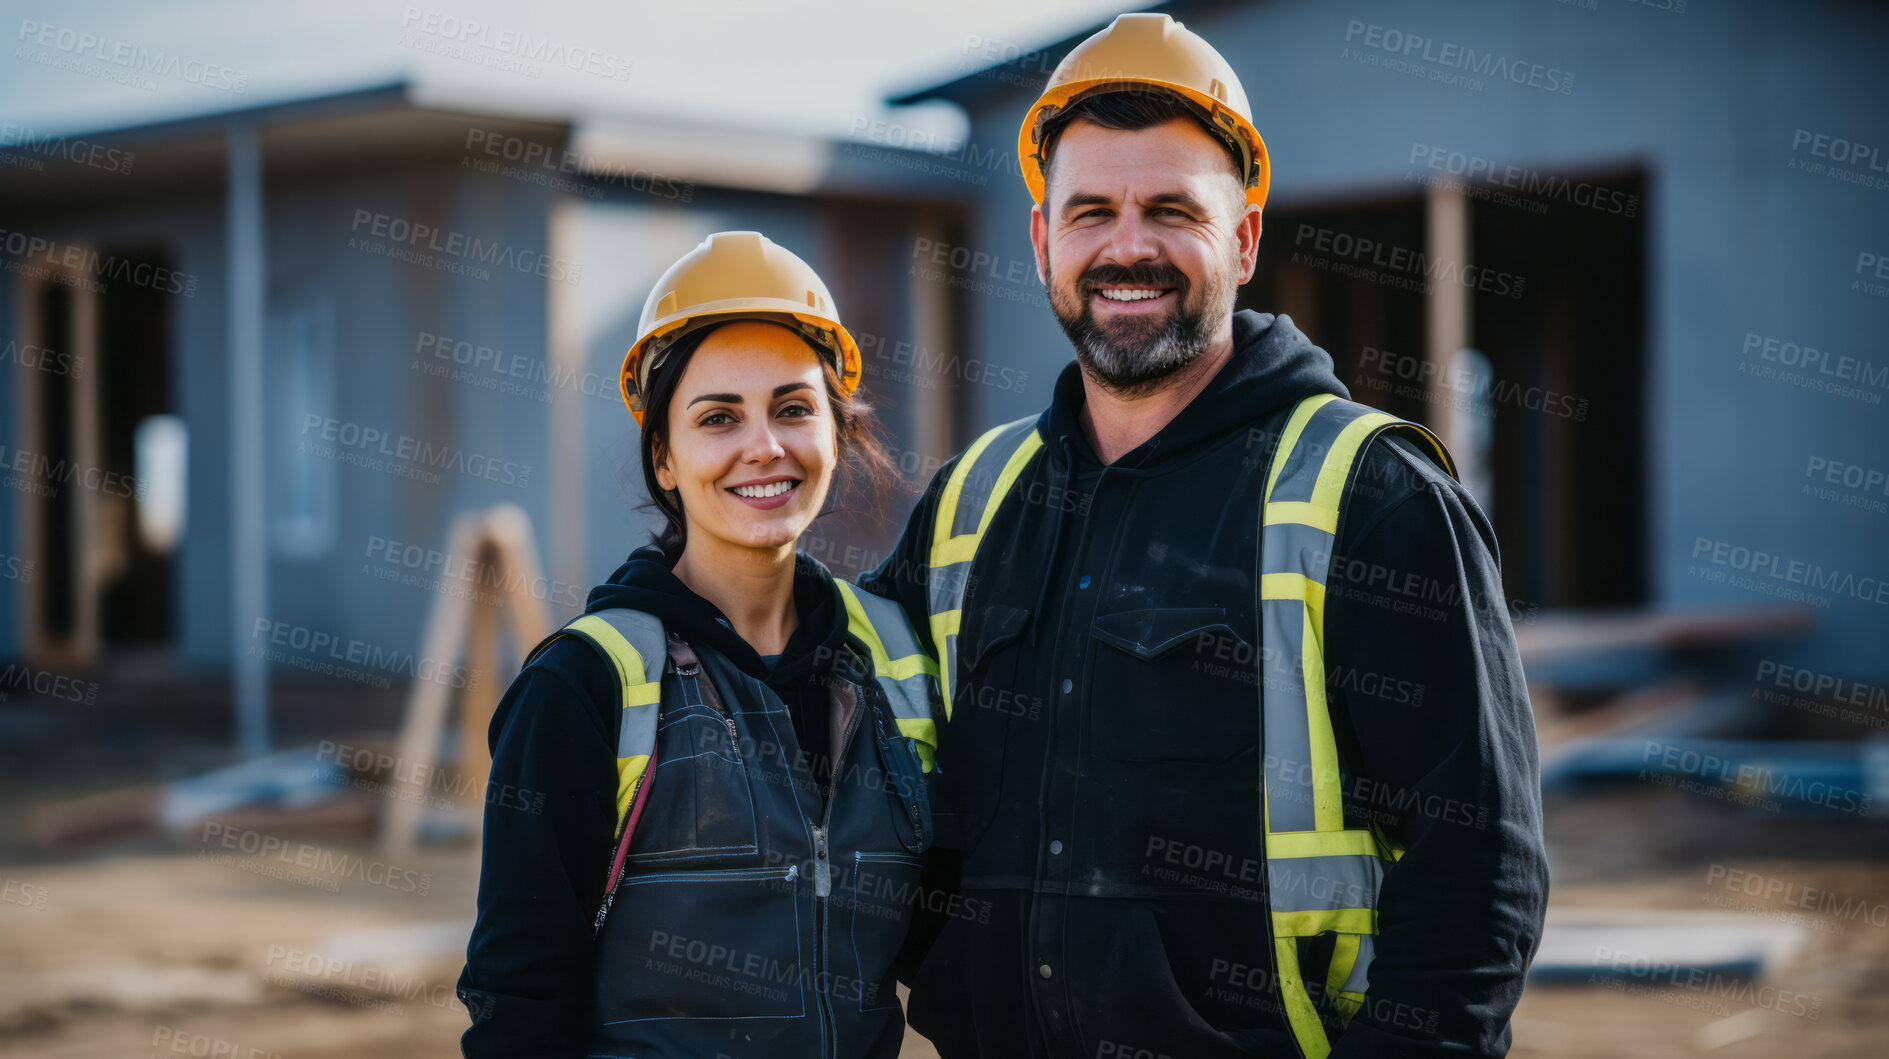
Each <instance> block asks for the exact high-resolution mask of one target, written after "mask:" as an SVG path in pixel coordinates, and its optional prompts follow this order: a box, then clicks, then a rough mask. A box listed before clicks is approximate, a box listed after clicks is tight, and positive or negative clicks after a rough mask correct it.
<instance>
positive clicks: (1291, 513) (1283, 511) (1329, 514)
mask: <svg viewBox="0 0 1889 1059" xmlns="http://www.w3.org/2000/svg"><path fill="white" fill-rule="evenodd" d="M1285 524H1291V525H1298V526H1311V527H1312V528H1314V529H1322V530H1324V531H1325V532H1326V533H1337V532H1338V510H1337V509H1336V508H1321V507H1319V506H1318V505H1317V504H1310V503H1307V502H1305V501H1303V500H1274V501H1272V502H1271V503H1269V504H1267V505H1266V525H1268V526H1279V525H1285Z"/></svg>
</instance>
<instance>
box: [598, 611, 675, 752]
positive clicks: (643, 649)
mask: <svg viewBox="0 0 1889 1059" xmlns="http://www.w3.org/2000/svg"><path fill="white" fill-rule="evenodd" d="M592 616H593V617H597V618H602V619H603V621H604V623H605V624H607V625H609V626H610V627H611V628H612V629H615V630H616V631H617V635H619V636H621V637H623V638H624V639H625V640H627V641H629V644H630V646H631V647H634V648H636V653H637V654H639V655H641V656H642V657H643V670H644V672H643V679H644V680H645V681H647V682H648V683H651V684H657V685H660V684H661V683H662V669H663V663H665V662H667V661H668V660H669V638H668V635H667V634H666V633H665V632H664V631H663V627H662V622H661V621H660V620H658V619H657V618H656V617H655V616H654V615H650V614H645V613H643V612H642V611H640V610H630V609H628V608H626V607H615V608H612V609H610V610H599V611H593V612H592ZM579 635H582V633H581V632H580V633H579ZM586 638H588V637H586ZM600 646H601V645H600ZM605 653H606V654H607V653H609V652H608V650H607V649H606V651H605ZM657 713H658V711H657V710H626V711H624V713H623V725H622V727H621V729H619V731H618V732H617V757H620V758H625V757H634V756H636V755H638V754H653V753H655V752H656V714H657Z"/></svg>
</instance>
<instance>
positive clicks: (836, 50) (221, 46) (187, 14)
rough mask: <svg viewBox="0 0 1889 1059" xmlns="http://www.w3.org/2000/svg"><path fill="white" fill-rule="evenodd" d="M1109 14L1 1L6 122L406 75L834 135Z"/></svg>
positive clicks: (82, 123)
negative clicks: (892, 100)
mask: <svg viewBox="0 0 1889 1059" xmlns="http://www.w3.org/2000/svg"><path fill="white" fill-rule="evenodd" d="M1116 2H1119V0H1116ZM1119 10H1120V8H1117V7H1115V6H1112V5H1110V4H1106V3H1098V2H1095V0H1031V3H1029V4H1028V5H1024V4H1018V3H1016V2H1014V0H951V2H950V3H940V2H936V0H933V2H928V3H920V2H909V0H902V2H896V3H895V2H876V3H875V2H866V0H853V2H839V0H791V2H775V3H762V2H758V0H723V2H716V0H694V2H687V0H663V2H651V0H632V2H627V3H616V4H604V3H574V2H540V3H537V4H533V5H530V6H527V5H524V4H519V3H516V2H510V3H502V2H496V0H418V2H414V3H404V2H390V0H283V2H277V0H243V2H236V0H171V2H148V0H146V2H141V0H0V28H3V29H4V31H5V33H6V35H7V37H8V38H9V39H8V42H7V48H6V50H5V52H4V54H3V57H0V101H4V102H3V103H0V122H10V123H14V124H15V125H18V126H25V127H27V128H30V129H31V130H32V131H33V133H34V134H36V135H55V134H66V135H69V134H74V133H80V132H84V131H88V130H98V129H105V128H113V127H118V126H123V125H128V124H136V123H140V122H144V121H147V120H156V119H165V118H172V117H180V116H186V115H193V114H204V113H214V112H217V111H222V110H229V109H235V108H240V107H246V106H253V105H257V104H259V103H267V102H272V101H275V100H279V99H288V98H296V97H300V96H304V95H310V94H320V93H324V92H329V91H336V90H341V89H346V88H350V87H359V86H363V85H367V84H374V83H384V82H386V81H390V80H393V79H394V78H397V77H400V76H402V75H406V76H412V77H416V78H419V79H421V80H425V81H429V82H432V83H436V84H440V85H443V86H449V87H458V86H464V87H466V88H468V89H471V90H475V91H485V92H490V91H498V92H503V93H505V94H506V95H508V96H512V97H515V98H517V99H518V100H520V101H521V102H522V101H538V100H542V101H543V102H544V103H545V104H546V105H547V106H548V107H552V108H555V109H556V110H558V111H569V110H571V109H573V108H579V109H581V110H583V111H584V112H594V113H613V112H621V113H633V114H649V115H658V116H668V117H673V116H682V117H698V118H700V119H701V120H703V121H708V122H713V123H716V124H721V125H732V126H736V127H754V128H773V129H780V130H782V131H797V132H811V133H819V134H825V135H831V136H843V135H845V134H846V132H847V130H848V129H849V128H852V127H853V126H854V124H855V123H856V122H859V121H862V120H865V121H869V120H873V119H877V118H884V117H887V116H888V115H889V113H890V111H889V110H888V108H886V106H885V105H884V99H885V97H886V96H887V95H889V94H892V93H894V92H896V91H899V90H905V89H911V88H916V87H920V86H924V85H928V84H933V83H936V82H940V81H946V80H950V79H952V78H954V77H957V76H959V75H961V74H964V73H968V72H971V71H973V70H977V69H981V68H983V67H984V66H988V65H990V64H991V63H993V62H995V61H998V60H1001V59H1003V58H1007V57H1009V56H1012V55H1015V54H1018V53H1019V52H1029V51H1031V50H1033V49H1035V48H1038V47H1041V46H1043V45H1046V44H1049V43H1052V42H1054V41H1057V40H1059V39H1061V38H1062V37H1063V36H1065V35H1067V34H1069V33H1071V32H1074V31H1076V30H1079V29H1083V28H1086V27H1089V26H1092V25H1100V24H1102V23H1103V22H1106V21H1107V20H1108V19H1109V18H1111V17H1112V16H1113V15H1114V14H1116V13H1118V11H1119ZM123 82H129V83H123ZM921 109H924V110H929V111H930V113H928V114H927V113H908V114H907V115H905V118H906V119H907V120H908V121H913V120H928V121H931V122H933V123H935V124H937V126H938V127H939V128H940V129H941V130H942V131H947V132H948V131H949V129H950V127H951V126H952V125H953V124H954V123H958V122H961V117H960V116H959V115H957V114H955V113H954V112H953V111H952V108H947V107H943V106H939V107H934V108H921Z"/></svg>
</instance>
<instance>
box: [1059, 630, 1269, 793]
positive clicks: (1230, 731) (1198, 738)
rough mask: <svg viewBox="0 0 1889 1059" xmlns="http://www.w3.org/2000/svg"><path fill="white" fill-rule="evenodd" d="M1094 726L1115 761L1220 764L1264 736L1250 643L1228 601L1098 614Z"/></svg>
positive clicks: (1095, 737)
mask: <svg viewBox="0 0 1889 1059" xmlns="http://www.w3.org/2000/svg"><path fill="white" fill-rule="evenodd" d="M1089 635H1090V637H1091V638H1092V639H1094V640H1095V641H1097V643H1098V645H1099V646H1098V649H1097V650H1095V651H1094V652H1092V655H1093V658H1094V669H1093V671H1092V672H1091V674H1090V680H1091V681H1092V682H1093V690H1094V694H1093V695H1092V696H1091V697H1090V700H1089V701H1090V702H1091V703H1093V704H1094V712H1093V716H1092V720H1091V723H1092V728H1091V733H1092V737H1093V741H1094V745H1095V747H1096V748H1097V750H1099V751H1100V752H1101V753H1102V754H1103V755H1105V756H1107V757H1110V758H1113V759H1115V760H1117V761H1149V762H1192V763H1196V764H1212V765H1217V764H1223V763H1225V762H1228V761H1231V760H1233V759H1235V758H1237V757H1239V756H1241V755H1242V754H1246V753H1250V752H1251V751H1252V750H1253V749H1254V747H1256V746H1257V745H1258V742H1259V691H1258V688H1257V687H1256V686H1255V672H1256V667H1255V664H1254V663H1255V656H1256V652H1255V651H1254V649H1253V647H1252V645H1251V644H1250V643H1248V642H1247V640H1246V639H1245V638H1244V637H1242V636H1241V635H1240V634H1239V632H1238V631H1236V630H1235V629H1234V628H1233V626H1232V625H1231V624H1230V623H1229V620H1228V617H1227V612H1226V609H1225V608H1223V607H1144V608H1139V609H1134V610H1120V611H1114V612H1111V613H1104V614H1098V615H1096V617H1095V620H1094V623H1093V625H1092V626H1091V627H1090V630H1089Z"/></svg>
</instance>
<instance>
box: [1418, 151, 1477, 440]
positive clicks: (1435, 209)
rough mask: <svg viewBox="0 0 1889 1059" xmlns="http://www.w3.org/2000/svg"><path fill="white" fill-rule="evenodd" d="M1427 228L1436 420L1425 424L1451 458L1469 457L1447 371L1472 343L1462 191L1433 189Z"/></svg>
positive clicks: (1431, 394) (1428, 348) (1431, 399)
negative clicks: (1463, 275) (1463, 273)
mask: <svg viewBox="0 0 1889 1059" xmlns="http://www.w3.org/2000/svg"><path fill="white" fill-rule="evenodd" d="M1425 205H1426V206H1427V213H1428V223H1427V224H1426V225H1425V231H1426V232H1427V233H1428V234H1427V244H1428V245H1427V246H1426V247H1425V248H1424V250H1425V253H1426V254H1427V255H1428V258H1429V261H1430V265H1431V269H1432V276H1433V277H1434V278H1432V279H1431V280H1430V296H1429V305H1428V309H1429V312H1428V317H1429V340H1428V342H1427V343H1426V344H1425V348H1424V359H1425V360H1426V361H1428V362H1429V365H1430V371H1429V379H1430V381H1429V384H1428V386H1427V387H1426V389H1427V393H1426V394H1425V401H1424V403H1425V405H1426V406H1427V407H1428V408H1430V409H1434V412H1433V413H1432V415H1433V417H1434V420H1433V422H1431V423H1429V424H1427V425H1428V426H1430V428H1431V429H1433V430H1435V431H1436V432H1437V435H1438V436H1439V437H1441V438H1442V439H1443V444H1445V445H1447V446H1449V450H1450V452H1451V454H1453V455H1457V456H1458V457H1461V456H1463V455H1466V454H1467V453H1468V451H1469V450H1468V448H1467V445H1468V441H1469V439H1468V437H1467V432H1466V430H1465V429H1464V428H1465V425H1466V424H1465V423H1464V422H1463V414H1462V413H1461V412H1459V411H1458V410H1457V409H1456V404H1457V402H1456V401H1453V400H1451V399H1450V392H1449V389H1450V387H1449V369H1450V363H1451V361H1452V359H1453V358H1454V357H1455V356H1456V351H1457V350H1459V349H1463V348H1464V347H1466V346H1468V345H1469V343H1470V339H1471V338H1472V337H1473V336H1471V334H1470V326H1469V324H1470V312H1471V308H1472V307H1471V304H1470V299H1471V297H1472V296H1473V294H1474V291H1473V290H1472V289H1471V287H1470V286H1469V285H1468V284H1466V283H1463V282H1461V279H1460V274H1461V270H1462V269H1463V268H1464V267H1466V266H1467V265H1468V264H1469V200H1467V199H1465V198H1464V197H1463V196H1462V194H1461V193H1460V192H1457V191H1453V190H1449V189H1446V188H1431V189H1430V191H1429V194H1428V197H1427V201H1426V203H1425Z"/></svg>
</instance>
